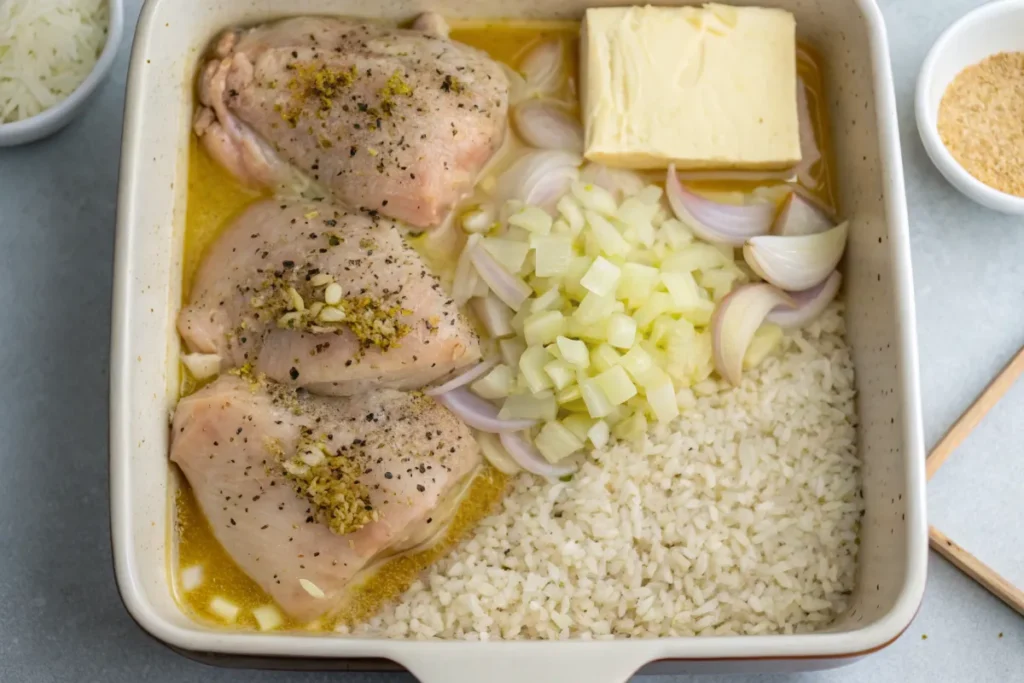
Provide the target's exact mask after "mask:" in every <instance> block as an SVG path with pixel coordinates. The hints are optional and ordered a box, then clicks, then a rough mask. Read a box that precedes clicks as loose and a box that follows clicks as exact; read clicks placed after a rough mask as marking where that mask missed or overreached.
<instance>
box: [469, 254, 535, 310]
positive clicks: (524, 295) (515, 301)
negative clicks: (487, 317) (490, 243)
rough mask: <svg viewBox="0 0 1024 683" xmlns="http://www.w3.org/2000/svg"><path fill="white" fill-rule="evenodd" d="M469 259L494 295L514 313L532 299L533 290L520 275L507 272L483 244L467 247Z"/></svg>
mask: <svg viewBox="0 0 1024 683" xmlns="http://www.w3.org/2000/svg"><path fill="white" fill-rule="evenodd" d="M467 248H468V249H469V250H470V251H469V258H470V260H471V261H472V262H473V267H474V268H476V272H477V274H478V275H479V276H480V277H481V278H483V281H484V282H486V283H487V286H488V287H490V288H491V291H492V292H494V295H495V296H496V297H498V298H499V299H501V300H502V301H503V302H505V305H506V306H508V307H509V308H511V309H512V310H513V311H518V310H519V307H520V306H522V305H523V302H524V301H526V300H527V299H528V298H530V295H531V294H533V290H532V289H530V286H529V285H528V284H526V283H525V282H523V279H522V278H521V277H519V276H518V275H513V274H512V273H510V272H508V271H507V270H505V267H504V266H503V265H501V264H500V263H498V261H497V260H495V258H494V257H493V256H491V255H490V254H489V253H487V250H486V249H484V248H483V246H482V245H481V244H474V245H473V246H471V247H467Z"/></svg>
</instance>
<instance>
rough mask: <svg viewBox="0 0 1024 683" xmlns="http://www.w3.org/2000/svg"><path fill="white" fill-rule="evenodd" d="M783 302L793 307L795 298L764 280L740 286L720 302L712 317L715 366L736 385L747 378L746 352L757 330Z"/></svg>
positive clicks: (786, 305) (719, 372)
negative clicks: (745, 370)
mask: <svg viewBox="0 0 1024 683" xmlns="http://www.w3.org/2000/svg"><path fill="white" fill-rule="evenodd" d="M779 306H782V307H786V308H791V307H792V306H793V300H792V299H790V298H789V296H787V295H786V293H785V292H782V291H780V290H778V289H776V288H775V287H772V286H771V285H768V284H765V283H763V282H761V283H757V284H752V285H743V286H741V287H737V288H736V289H734V290H733V291H732V292H730V293H729V294H728V295H726V297H725V298H724V299H722V300H721V301H720V302H719V303H718V308H716V309H715V314H714V315H713V316H712V317H711V345H712V349H713V351H714V360H715V369H716V370H718V374H720V375H721V376H722V377H723V378H724V379H725V380H726V381H727V382H729V383H730V384H732V385H733V386H738V385H739V383H740V380H741V379H742V378H743V356H744V355H746V353H747V347H749V346H750V342H751V340H752V339H753V338H754V333H755V332H757V328H759V327H761V323H762V322H764V319H765V316H767V315H768V313H769V312H770V311H772V310H773V309H775V308H777V307H779Z"/></svg>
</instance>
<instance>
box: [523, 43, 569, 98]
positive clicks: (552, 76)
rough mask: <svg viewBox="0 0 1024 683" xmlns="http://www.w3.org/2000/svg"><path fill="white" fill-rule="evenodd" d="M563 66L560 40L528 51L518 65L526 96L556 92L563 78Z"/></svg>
mask: <svg viewBox="0 0 1024 683" xmlns="http://www.w3.org/2000/svg"><path fill="white" fill-rule="evenodd" d="M564 66H565V57H564V55H563V48H562V41H561V40H557V39H556V40H548V41H545V42H543V43H541V44H540V45H538V46H537V47H535V48H533V49H532V50H530V53H529V54H528V55H526V57H525V58H523V62H522V64H520V65H519V72H520V73H521V74H523V78H524V79H525V80H526V87H527V93H528V96H530V95H533V94H537V93H541V94H547V93H552V92H555V91H556V90H558V88H559V86H560V85H562V80H563V79H564V78H565V73H564V71H563V69H564Z"/></svg>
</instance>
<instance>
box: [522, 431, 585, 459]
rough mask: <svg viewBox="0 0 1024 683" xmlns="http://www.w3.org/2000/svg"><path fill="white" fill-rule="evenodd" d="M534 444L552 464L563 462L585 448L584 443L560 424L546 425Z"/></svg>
mask: <svg viewBox="0 0 1024 683" xmlns="http://www.w3.org/2000/svg"><path fill="white" fill-rule="evenodd" d="M533 443H534V445H535V446H536V447H537V450H538V451H540V454H541V455H543V456H544V458H545V459H546V460H547V461H548V462H550V463H558V462H561V461H562V460H565V459H566V458H568V457H569V456H570V455H573V454H575V453H576V452H578V451H579V450H580V449H581V448H583V441H582V440H581V439H579V438H578V437H577V436H576V435H575V434H573V433H572V432H570V431H569V430H568V429H566V427H565V425H562V424H560V423H558V422H547V423H545V424H544V426H543V427H541V428H540V432H538V433H537V436H536V438H534V440H533Z"/></svg>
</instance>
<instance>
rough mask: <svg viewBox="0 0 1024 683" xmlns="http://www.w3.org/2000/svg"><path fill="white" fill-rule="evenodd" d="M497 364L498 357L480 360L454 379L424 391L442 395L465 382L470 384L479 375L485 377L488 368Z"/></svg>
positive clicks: (430, 394) (427, 393) (433, 394)
mask: <svg viewBox="0 0 1024 683" xmlns="http://www.w3.org/2000/svg"><path fill="white" fill-rule="evenodd" d="M497 364H498V359H497V358H492V359H490V360H485V361H480V362H479V363H477V364H476V365H474V366H473V367H471V368H470V369H469V370H466V371H465V372H463V373H462V374H460V375H458V376H457V377H453V378H452V379H450V380H448V381H447V382H445V383H444V384H442V385H441V386H439V387H433V388H431V389H424V390H423V393H424V394H426V395H427V396H440V395H441V394H446V393H448V392H449V391H451V390H452V389H458V388H459V387H461V386H463V385H464V384H469V383H470V382H472V381H473V380H475V379H477V378H478V377H483V376H484V374H485V373H486V372H487V371H488V370H490V369H491V368H493V367H494V366H495V365H497Z"/></svg>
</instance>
